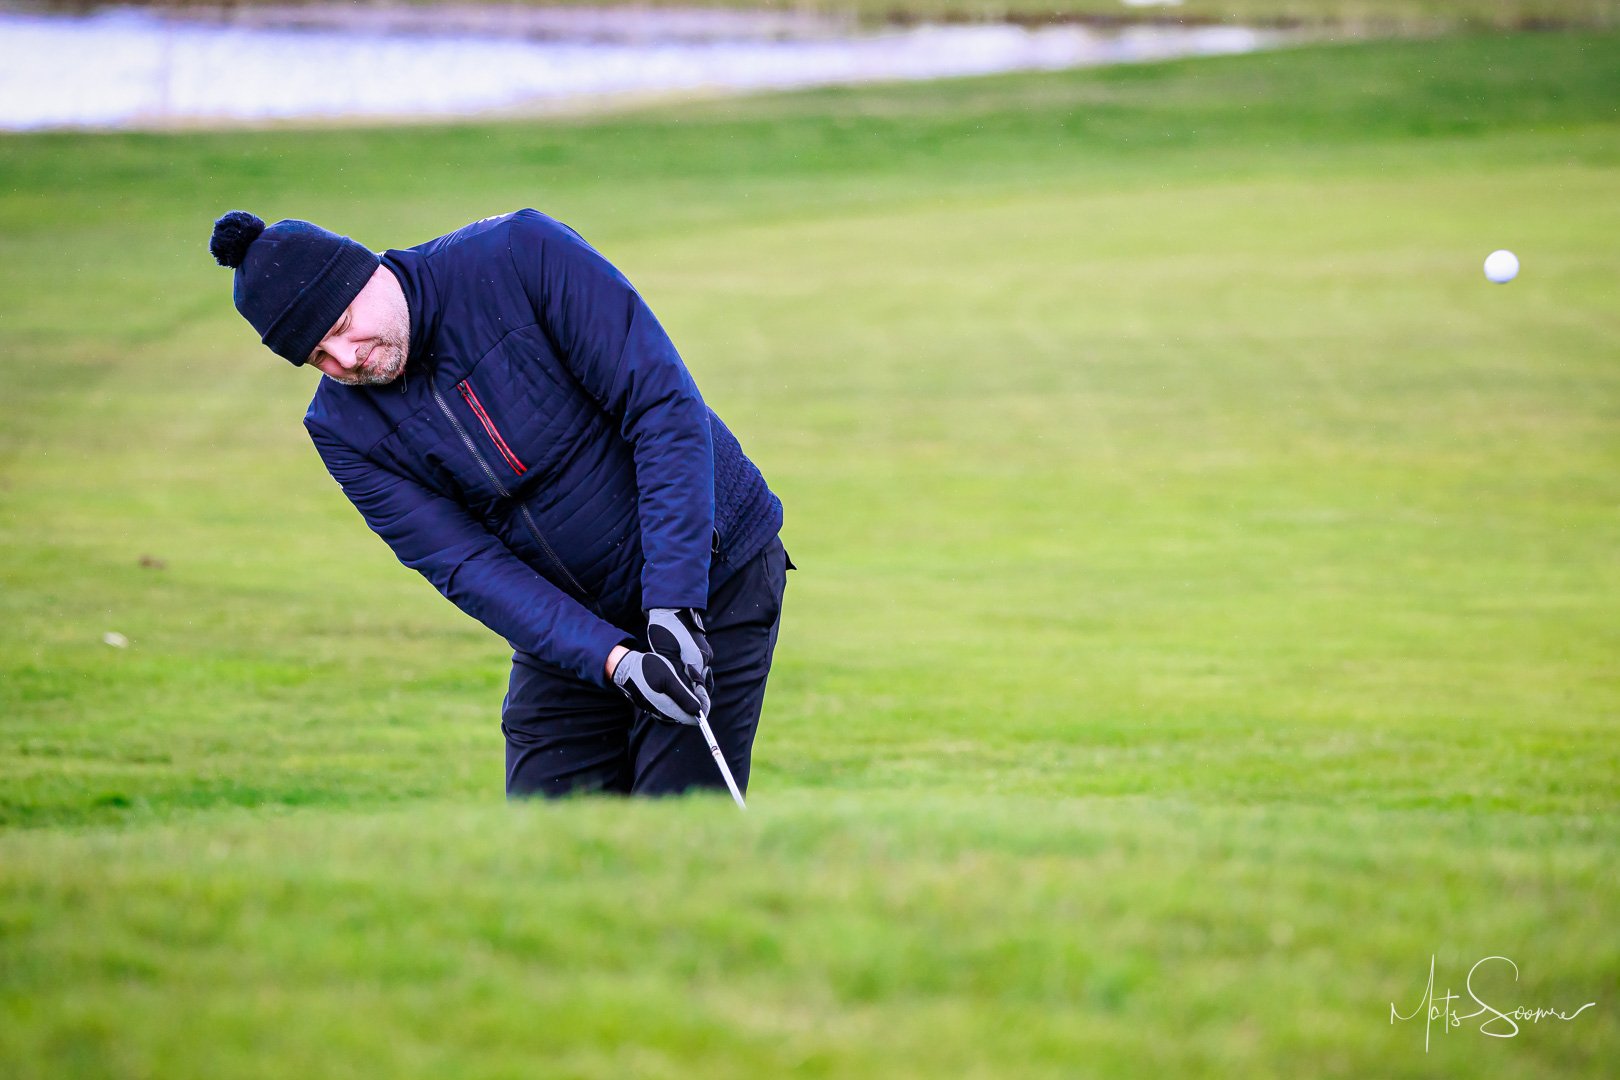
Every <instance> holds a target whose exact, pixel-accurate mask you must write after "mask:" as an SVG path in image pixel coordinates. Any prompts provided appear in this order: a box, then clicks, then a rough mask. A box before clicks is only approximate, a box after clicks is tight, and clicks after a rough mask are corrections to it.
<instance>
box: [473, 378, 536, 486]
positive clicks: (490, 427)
mask: <svg viewBox="0 0 1620 1080" xmlns="http://www.w3.org/2000/svg"><path fill="white" fill-rule="evenodd" d="M456 389H457V390H460V391H461V396H462V397H464V398H466V399H467V404H468V405H470V406H472V411H473V415H474V416H476V417H478V422H479V423H480V424H483V425H484V430H485V431H487V432H489V437H490V438H491V439H493V440H495V449H497V450H499V451H500V452H501V457H503V458H505V459H506V463H507V464H508V465H510V466H512V471H513V472H515V473H517V474H518V475H519V476H522V475H523V474H524V473H525V472H528V469H527V467H525V466H524V464H523V462H521V461H519V460H518V456H517V455H516V454H514V453H512V448H511V447H510V446H507V445H506V440H505V439H503V438H501V433H500V432H499V431H497V430H495V421H493V420H491V419H490V418H489V413H487V412H485V411H484V404H483V402H481V401H479V400H478V395H477V394H475V393H473V388H472V387H471V386H469V385H468V384H467V382H466V380H465V379H464V380H462V381H461V382H458V383H456Z"/></svg>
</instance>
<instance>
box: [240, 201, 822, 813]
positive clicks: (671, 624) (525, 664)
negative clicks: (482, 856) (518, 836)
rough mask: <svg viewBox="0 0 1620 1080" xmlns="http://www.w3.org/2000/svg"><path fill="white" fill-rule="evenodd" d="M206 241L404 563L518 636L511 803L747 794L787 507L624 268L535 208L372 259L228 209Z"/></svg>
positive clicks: (346, 243)
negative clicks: (721, 764)
mask: <svg viewBox="0 0 1620 1080" xmlns="http://www.w3.org/2000/svg"><path fill="white" fill-rule="evenodd" d="M209 250H210V251H211V252H212V253H213V255H214V257H215V258H216V259H217V260H218V261H219V262H220V264H222V265H224V266H228V267H232V268H234V270H235V272H236V273H235V286H234V290H233V295H234V299H235V302H236V309H237V311H239V312H241V314H242V317H243V318H245V319H246V320H247V321H248V322H249V323H250V324H251V325H252V327H253V329H254V330H255V331H257V332H258V334H259V336H260V338H261V340H262V341H263V342H264V344H265V345H267V346H268V347H269V348H270V350H271V351H272V352H274V353H275V354H276V355H278V356H280V357H281V358H283V359H284V360H287V361H289V362H290V363H292V364H293V365H294V366H309V367H312V368H315V369H316V370H318V371H320V372H321V373H322V374H323V375H325V376H326V377H325V378H324V379H322V380H321V381H320V384H319V385H318V386H317V387H316V388H315V396H314V398H313V399H312V400H311V401H310V405H309V410H308V412H307V413H305V415H304V426H305V428H307V429H308V431H309V434H310V438H312V439H313V440H314V442H315V447H316V449H317V450H318V451H319V452H320V455H321V458H322V460H323V461H325V462H326V467H327V469H328V470H329V471H330V472H331V474H332V477H333V478H334V479H335V480H336V481H337V482H338V484H339V485H340V486H341V487H342V489H343V493H344V494H345V495H347V496H348V497H349V500H350V501H351V502H353V503H354V505H355V507H356V508H357V509H358V510H359V511H360V514H361V515H362V516H363V517H364V518H365V520H366V524H367V525H369V526H371V528H372V530H373V531H374V532H376V533H377V535H379V536H381V537H382V538H383V540H384V541H386V542H387V544H388V546H389V547H390V548H392V549H393V552H394V554H395V555H396V556H398V558H399V561H400V562H402V563H404V564H405V565H406V566H408V567H410V568H411V569H413V570H416V571H418V572H419V573H421V575H422V576H423V577H425V578H427V579H428V581H430V582H432V583H433V586H434V587H435V588H436V589H438V590H439V591H440V592H441V593H443V594H444V595H445V596H446V597H447V598H448V599H449V600H450V601H451V602H452V603H454V604H455V605H456V606H457V607H459V608H461V610H462V611H465V612H466V613H467V614H469V615H471V616H472V617H473V618H475V619H477V620H479V621H480V622H482V623H483V624H484V625H485V626H488V627H489V628H490V629H491V630H493V631H495V632H496V633H497V634H499V635H501V636H502V637H503V638H505V639H506V640H507V641H508V642H509V643H510V644H511V646H512V648H513V649H514V650H515V651H514V652H513V654H512V675H511V681H510V684H509V686H508V689H507V694H506V700H505V703H504V705H503V706H502V711H501V730H502V732H504V734H505V736H506V791H507V794H508V796H511V797H516V796H524V795H534V794H538V795H546V796H557V795H563V794H566V793H568V792H571V791H608V792H619V793H625V794H636V795H662V794H674V793H678V792H682V791H687V790H689V789H692V788H723V787H724V780H723V778H722V777H721V775H720V770H719V768H718V766H717V763H716V762H715V760H714V758H713V757H711V756H710V754H709V750H708V747H707V745H706V744H705V742H704V739H703V737H702V735H701V733H700V729H699V728H698V727H696V726H694V725H696V723H697V721H698V717H699V715H700V714H703V715H705V716H706V717H707V718H708V720H709V722H710V725H711V726H712V728H713V729H714V734H715V737H716V739H717V740H718V742H719V744H720V747H721V749H722V751H723V752H724V755H725V758H726V761H727V763H728V764H729V765H730V767H731V771H732V773H733V774H734V775H735V777H736V780H737V783H738V785H739V786H740V787H742V788H743V789H745V790H746V788H747V786H748V767H749V760H750V757H751V755H752V752H753V745H754V733H755V730H756V728H757V726H758V724H759V715H760V709H761V706H762V705H763V704H764V700H765V680H766V677H767V676H768V675H769V674H770V667H771V657H772V654H773V653H774V651H775V648H776V635H777V626H778V623H779V620H780V616H781V608H782V592H783V589H784V587H785V585H786V582H787V571H788V569H790V568H791V567H792V565H793V564H792V563H791V562H790V561H789V559H788V557H787V552H786V551H785V550H784V549H783V547H782V542H781V540H780V538H779V536H778V533H779V531H780V529H781V526H782V504H781V502H780V500H778V499H777V497H776V496H775V495H774V494H772V493H771V490H770V488H769V487H767V486H766V484H765V479H764V477H763V476H761V475H760V471H759V469H758V468H756V467H755V466H754V463H753V462H752V461H750V460H749V459H748V458H747V456H746V455H744V454H743V451H742V447H741V446H739V445H738V443H737V440H736V438H735V437H734V436H733V435H732V434H731V432H730V431H729V430H728V429H727V428H726V426H725V424H723V423H721V421H720V418H719V417H718V416H716V415H715V414H714V412H713V411H712V410H710V409H709V408H708V407H707V406H706V405H705V404H704V403H703V398H702V396H701V395H700V394H699V393H698V388H697V385H696V384H695V383H694V382H693V380H692V376H691V374H690V373H689V372H688V371H687V370H686V365H685V364H683V363H682V362H681V357H680V354H679V353H677V352H676V351H675V346H674V345H673V344H672V343H671V342H670V339H669V336H668V335H667V334H665V332H664V329H663V327H662V326H660V325H659V323H658V320H657V319H656V318H654V317H653V313H652V311H651V310H649V309H648V307H647V305H646V303H645V302H644V301H643V300H642V298H641V296H640V295H639V294H638V293H637V292H636V290H635V289H634V288H633V287H631V285H630V283H629V281H627V280H626V279H625V277H624V275H623V274H621V273H619V271H618V270H616V269H614V267H613V266H612V265H611V264H609V262H608V261H607V260H606V259H605V258H603V257H602V255H600V254H599V253H598V252H597V251H596V249H594V248H592V247H591V246H590V245H589V244H588V243H586V242H585V240H584V239H583V238H581V237H580V235H579V234H578V233H576V232H575V231H574V230H573V229H570V228H569V227H568V226H566V225H564V224H562V223H561V222H559V221H556V220H554V219H552V218H550V217H547V216H546V215H545V214H542V213H540V212H538V211H536V210H519V211H516V212H515V213H510V214H500V215H497V216H495V217H488V218H484V219H483V220H481V221H476V222H473V223H472V224H471V225H468V226H466V227H465V228H461V229H458V230H456V231H455V232H453V233H450V234H449V235H447V236H441V237H439V238H438V239H436V240H430V241H428V242H427V243H425V244H419V245H417V246H416V247H411V248H405V249H401V250H389V251H386V252H384V253H383V254H382V255H380V256H379V255H377V254H375V253H374V252H372V251H370V250H368V249H367V248H365V247H364V246H362V245H360V244H358V243H356V242H355V241H353V240H351V239H349V238H348V237H346V236H338V235H336V234H334V233H331V232H328V231H327V230H325V229H323V228H321V227H319V226H317V225H314V224H311V223H310V222H307V221H298V220H284V221H278V222H276V223H275V224H274V225H270V226H268V227H266V225H265V223H264V222H263V221H262V220H260V219H259V218H257V217H255V216H254V215H252V214H249V213H246V212H244V211H240V210H234V211H232V212H230V213H228V214H226V215H225V216H224V217H222V218H220V219H219V220H218V221H216V222H215V223H214V232H213V236H212V238H211V240H210V243H209Z"/></svg>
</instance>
